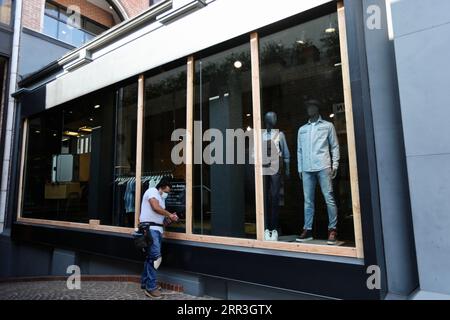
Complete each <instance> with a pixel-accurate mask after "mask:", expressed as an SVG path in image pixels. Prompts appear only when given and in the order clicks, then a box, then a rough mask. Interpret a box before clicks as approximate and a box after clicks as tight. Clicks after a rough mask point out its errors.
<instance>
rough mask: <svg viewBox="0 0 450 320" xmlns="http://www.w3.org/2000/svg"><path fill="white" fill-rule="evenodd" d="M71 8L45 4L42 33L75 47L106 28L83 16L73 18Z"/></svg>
mask: <svg viewBox="0 0 450 320" xmlns="http://www.w3.org/2000/svg"><path fill="white" fill-rule="evenodd" d="M73 15H74V12H73V10H72V9H68V8H64V7H60V6H57V5H55V4H51V3H48V2H47V3H46V4H45V15H44V26H43V33H44V34H46V35H48V36H50V37H54V38H56V39H58V40H61V41H64V42H66V43H69V44H71V45H73V46H75V47H79V46H81V45H82V44H84V43H86V42H88V41H90V40H91V39H92V38H94V37H95V36H96V35H99V34H100V33H102V32H104V31H105V30H107V28H106V27H105V26H103V25H101V24H99V23H96V22H94V21H92V20H89V19H88V18H86V17H84V16H80V17H79V19H78V18H76V19H75V18H74V16H73Z"/></svg>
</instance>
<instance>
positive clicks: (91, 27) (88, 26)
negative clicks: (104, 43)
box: [84, 20, 106, 35]
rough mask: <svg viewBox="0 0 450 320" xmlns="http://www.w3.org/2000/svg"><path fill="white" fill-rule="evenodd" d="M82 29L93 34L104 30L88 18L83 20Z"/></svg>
mask: <svg viewBox="0 0 450 320" xmlns="http://www.w3.org/2000/svg"><path fill="white" fill-rule="evenodd" d="M84 29H85V30H86V31H88V32H89V33H91V34H94V35H99V34H100V33H102V32H104V31H105V30H106V28H105V27H103V26H100V25H98V24H96V23H93V22H92V21H90V20H85V23H84Z"/></svg>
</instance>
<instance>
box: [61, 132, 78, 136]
mask: <svg viewBox="0 0 450 320" xmlns="http://www.w3.org/2000/svg"><path fill="white" fill-rule="evenodd" d="M63 135H65V136H68V137H78V136H79V135H80V134H79V133H78V132H75V131H64V132H63Z"/></svg>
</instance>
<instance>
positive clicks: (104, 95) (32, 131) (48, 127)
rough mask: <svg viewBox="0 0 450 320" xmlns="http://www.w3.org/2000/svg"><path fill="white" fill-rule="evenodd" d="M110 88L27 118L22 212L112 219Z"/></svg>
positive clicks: (54, 217) (38, 215)
mask: <svg viewBox="0 0 450 320" xmlns="http://www.w3.org/2000/svg"><path fill="white" fill-rule="evenodd" d="M114 116H115V112H114V91H112V90H110V91H103V92H100V93H97V94H93V95H90V96H87V97H83V98H80V99H77V100H75V101H73V102H70V103H67V104H65V105H64V106H61V107H55V108H53V109H50V110H48V111H45V112H44V113H43V114H41V115H39V116H37V117H35V118H32V119H30V120H29V133H28V143H27V154H26V159H27V161H26V170H25V185H24V195H25V196H24V203H23V216H24V217H27V218H40V219H48V220H59V221H71V222H82V223H88V222H89V220H100V222H101V223H102V224H104V225H111V224H112V223H114V221H113V215H112V214H111V204H112V202H113V199H112V194H113V193H112V190H113V183H112V180H113V179H112V177H113V171H114V168H113V165H114V163H113V161H112V159H114V142H113V137H114V124H115V121H114V120H115V119H114Z"/></svg>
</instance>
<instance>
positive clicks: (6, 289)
mask: <svg viewBox="0 0 450 320" xmlns="http://www.w3.org/2000/svg"><path fill="white" fill-rule="evenodd" d="M150 299H151V298H149V297H147V296H146V295H145V294H144V291H143V290H141V288H140V285H139V284H137V283H132V282H111V281H82V282H81V289H80V290H69V289H67V286H66V282H65V281H42V282H41V281H38V282H17V283H0V300H150ZM210 299H212V298H210V297H194V296H190V295H187V294H184V293H179V292H174V291H167V290H163V291H162V298H161V299H158V300H210Z"/></svg>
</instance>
